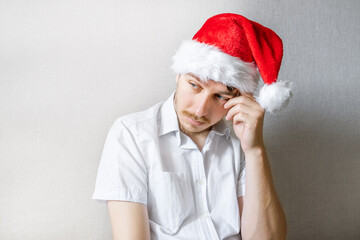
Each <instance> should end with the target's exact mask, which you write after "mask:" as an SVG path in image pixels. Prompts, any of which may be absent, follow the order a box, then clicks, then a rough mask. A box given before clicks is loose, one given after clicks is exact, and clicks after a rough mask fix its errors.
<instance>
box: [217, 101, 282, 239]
mask: <svg viewBox="0 0 360 240" xmlns="http://www.w3.org/2000/svg"><path fill="white" fill-rule="evenodd" d="M224 107H225V108H230V110H229V112H228V114H227V116H226V119H227V120H232V121H233V126H234V131H235V134H236V136H237V137H238V138H239V139H240V141H241V147H242V149H243V152H244V154H245V163H246V170H245V171H246V172H245V184H246V194H245V196H244V197H240V198H238V204H239V210H240V216H241V234H242V237H243V239H244V240H247V239H261V240H263V239H276V240H282V239H285V238H286V219H285V214H284V212H283V210H282V208H281V205H280V202H279V200H278V198H277V196H276V192H275V188H274V184H273V180H272V176H271V169H270V165H269V162H268V159H267V155H266V151H265V146H264V143H263V138H262V128H263V120H264V114H265V111H264V109H262V108H261V106H260V105H259V104H258V103H257V102H256V101H255V99H254V97H253V96H252V95H250V94H243V96H240V97H236V98H233V99H231V100H229V101H228V102H227V103H226V104H225V105H224Z"/></svg>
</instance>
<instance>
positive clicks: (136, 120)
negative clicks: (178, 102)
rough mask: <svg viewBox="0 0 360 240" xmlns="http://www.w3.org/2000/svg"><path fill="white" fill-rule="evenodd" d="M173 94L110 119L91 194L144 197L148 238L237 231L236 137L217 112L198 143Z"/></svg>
mask: <svg viewBox="0 0 360 240" xmlns="http://www.w3.org/2000/svg"><path fill="white" fill-rule="evenodd" d="M173 97H174V93H173V94H172V95H171V96H170V97H169V98H168V99H167V100H166V101H165V102H162V103H158V104H156V105H155V106H153V107H151V108H149V109H147V110H145V111H143V112H137V113H133V114H129V115H127V116H123V117H120V118H118V119H116V120H115V122H114V123H113V125H112V127H111V128H110V130H109V133H108V135H107V138H106V141H105V145H104V149H103V153H102V157H101V160H100V164H99V169H98V174H97V179H96V187H95V192H94V194H93V199H96V200H99V201H101V202H105V203H106V201H105V200H124V201H132V202H138V203H142V204H145V205H146V206H147V209H148V213H149V222H150V232H151V239H152V240H157V239H160V240H168V239H189V240H197V239H199V240H200V239H201V240H223V239H226V240H230V239H241V236H240V234H239V232H240V215H239V207H238V202H237V197H240V196H243V195H244V194H245V161H244V154H243V152H242V151H241V147H240V141H239V140H238V138H237V137H236V136H235V135H234V133H233V131H232V130H231V128H230V127H229V126H228V125H227V123H226V122H225V121H224V120H221V121H220V122H218V123H217V124H215V125H214V126H213V128H212V130H211V131H210V133H209V135H208V136H207V139H206V142H205V145H204V147H203V149H202V151H199V149H198V147H197V146H196V145H195V143H194V142H193V141H192V140H191V139H190V138H189V137H188V136H187V135H185V134H184V133H182V132H181V131H180V130H179V125H178V119H177V116H176V112H175V109H174V105H173ZM134 227H135V226H134Z"/></svg>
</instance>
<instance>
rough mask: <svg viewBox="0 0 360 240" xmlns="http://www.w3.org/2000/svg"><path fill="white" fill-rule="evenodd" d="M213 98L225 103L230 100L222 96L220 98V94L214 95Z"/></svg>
mask: <svg viewBox="0 0 360 240" xmlns="http://www.w3.org/2000/svg"><path fill="white" fill-rule="evenodd" d="M215 96H216V97H217V99H219V100H221V101H225V102H227V101H229V100H230V98H226V97H223V96H221V95H220V94H216V95H215Z"/></svg>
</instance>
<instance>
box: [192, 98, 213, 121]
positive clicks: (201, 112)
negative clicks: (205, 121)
mask: <svg viewBox="0 0 360 240" xmlns="http://www.w3.org/2000/svg"><path fill="white" fill-rule="evenodd" d="M198 101H199V105H198V106H197V108H196V112H195V113H196V115H197V116H198V117H203V116H205V115H206V114H207V113H208V109H209V105H210V96H209V95H203V96H201V97H200V98H199V99H198Z"/></svg>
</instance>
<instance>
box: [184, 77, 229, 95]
mask: <svg viewBox="0 0 360 240" xmlns="http://www.w3.org/2000/svg"><path fill="white" fill-rule="evenodd" d="M186 75H188V76H190V77H191V78H193V79H194V80H196V81H197V82H199V83H201V85H203V86H206V87H212V88H216V89H218V90H221V91H229V90H228V86H226V85H225V84H223V83H221V82H215V81H214V80H207V81H204V80H201V79H200V78H199V77H198V76H196V75H195V74H192V73H188V74H186Z"/></svg>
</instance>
